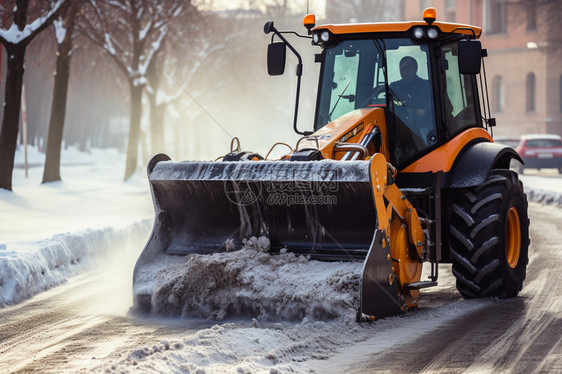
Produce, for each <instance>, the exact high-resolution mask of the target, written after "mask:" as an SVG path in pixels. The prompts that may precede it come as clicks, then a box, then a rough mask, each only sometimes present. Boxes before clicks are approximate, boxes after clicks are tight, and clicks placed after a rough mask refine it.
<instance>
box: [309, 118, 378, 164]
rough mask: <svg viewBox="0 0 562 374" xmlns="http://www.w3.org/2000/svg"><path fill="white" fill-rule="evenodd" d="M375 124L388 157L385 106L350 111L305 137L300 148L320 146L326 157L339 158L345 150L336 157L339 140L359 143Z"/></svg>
mask: <svg viewBox="0 0 562 374" xmlns="http://www.w3.org/2000/svg"><path fill="white" fill-rule="evenodd" d="M373 126H377V127H378V128H379V130H380V131H381V137H382V146H381V148H382V149H381V153H382V154H383V155H384V157H386V158H387V159H388V157H389V153H388V147H387V141H386V139H387V138H386V134H387V132H386V120H385V115H384V109H383V108H365V109H357V110H354V111H352V112H349V113H347V114H345V115H343V116H341V117H339V118H338V119H336V120H334V121H333V122H330V123H329V124H327V125H326V126H324V127H322V128H321V129H320V130H318V131H316V132H315V133H314V134H312V135H311V136H310V137H309V138H308V139H303V140H302V141H301V142H300V144H299V149H304V148H319V149H320V151H321V152H322V156H324V158H326V159H335V160H339V159H341V158H342V157H343V156H344V154H345V152H338V153H336V155H335V157H334V155H333V149H334V145H335V144H336V143H337V142H347V143H359V142H360V141H361V139H362V138H363V136H365V135H366V134H367V133H368V132H369V131H370V129H371V128H372V127H373ZM316 142H318V144H316ZM369 153H370V154H372V153H373V150H371V149H369Z"/></svg>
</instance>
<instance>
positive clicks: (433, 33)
mask: <svg viewBox="0 0 562 374" xmlns="http://www.w3.org/2000/svg"><path fill="white" fill-rule="evenodd" d="M427 36H429V37H430V38H431V39H435V38H437V37H438V36H439V33H438V32H437V30H436V29H434V28H433V27H432V28H430V29H427Z"/></svg>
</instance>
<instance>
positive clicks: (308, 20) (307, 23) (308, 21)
mask: <svg viewBox="0 0 562 374" xmlns="http://www.w3.org/2000/svg"><path fill="white" fill-rule="evenodd" d="M302 24H303V25H304V27H306V29H307V30H308V33H309V34H310V30H312V28H313V27H314V26H316V16H315V15H314V14H307V15H306V16H304V19H303V20H302Z"/></svg>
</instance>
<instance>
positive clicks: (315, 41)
mask: <svg viewBox="0 0 562 374" xmlns="http://www.w3.org/2000/svg"><path fill="white" fill-rule="evenodd" d="M319 41H320V36H319V35H318V33H317V32H315V33H313V34H312V42H313V43H314V44H318V42H319Z"/></svg>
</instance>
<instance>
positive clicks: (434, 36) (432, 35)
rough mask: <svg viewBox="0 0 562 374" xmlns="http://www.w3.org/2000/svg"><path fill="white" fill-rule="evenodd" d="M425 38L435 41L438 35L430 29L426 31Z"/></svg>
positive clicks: (434, 30)
mask: <svg viewBox="0 0 562 374" xmlns="http://www.w3.org/2000/svg"><path fill="white" fill-rule="evenodd" d="M414 32H415V31H414ZM427 36H429V37H430V38H431V39H435V38H437V37H438V36H439V33H438V32H437V30H436V29H434V28H431V29H427Z"/></svg>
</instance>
